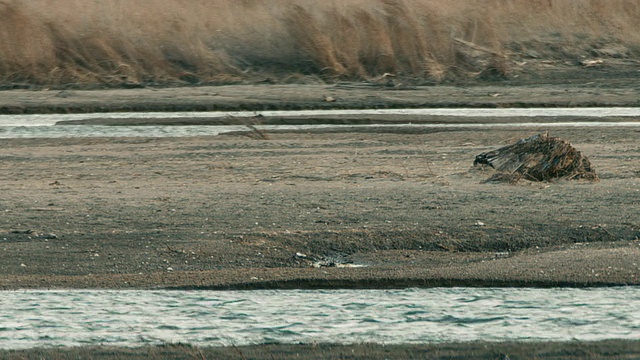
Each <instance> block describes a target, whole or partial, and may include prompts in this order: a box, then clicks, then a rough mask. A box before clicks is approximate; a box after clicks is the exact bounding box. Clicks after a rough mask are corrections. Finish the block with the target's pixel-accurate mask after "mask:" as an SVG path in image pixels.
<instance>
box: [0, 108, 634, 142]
mask: <svg viewBox="0 0 640 360" xmlns="http://www.w3.org/2000/svg"><path fill="white" fill-rule="evenodd" d="M257 114H260V115H263V116H278V117H291V116H336V115H385V114H386V115H399V116H402V115H413V116H415V115H425V116H426V115H436V116H458V117H462V118H464V117H469V116H473V117H514V116H517V117H539V116H547V117H559V118H562V117H565V116H572V117H576V116H584V117H585V118H591V119H593V118H598V117H605V116H615V117H640V108H529V109H382V110H307V111H262V112H247V111H243V112H145V113H91V114H37V115H0V138H36V137H38V138H42V137H45V138H60V137H125V136H126V137H188V136H201V135H218V134H220V133H224V132H229V131H238V130H247V128H246V127H243V126H201V125H191V126H98V125H65V126H53V125H55V124H56V123H57V122H59V121H65V120H82V119H96V118H113V119H123V118H131V119H150V118H164V119H167V118H173V119H179V118H219V117H225V116H234V117H248V116H254V115H257ZM339 126H340V127H342V128H344V127H367V126H371V125H301V126H283V125H277V126H275V125H274V126H256V127H257V128H262V129H265V130H272V129H314V128H327V127H332V128H335V127H339ZM375 126H394V127H397V126H399V125H375ZM400 126H413V127H422V128H424V127H430V128H456V127H458V128H459V127H465V128H467V127H482V128H484V127H512V126H521V127H522V126H536V127H557V126H583V127H584V126H627V127H640V122H638V121H627V122H594V121H589V122H575V121H573V122H553V123H517V124H514V123H502V124H478V123H473V124H463V123H457V124H420V125H411V124H405V125H400Z"/></svg>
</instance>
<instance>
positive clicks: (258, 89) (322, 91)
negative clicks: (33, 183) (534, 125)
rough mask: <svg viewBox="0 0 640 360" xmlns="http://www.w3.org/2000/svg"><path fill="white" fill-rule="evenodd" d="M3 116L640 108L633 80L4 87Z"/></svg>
mask: <svg viewBox="0 0 640 360" xmlns="http://www.w3.org/2000/svg"><path fill="white" fill-rule="evenodd" d="M0 94H2V97H0V114H56V113H60V114H67V113H69V114H70V113H89V112H98V113H100V112H163V111H171V112H174V111H265V110H311V109H317V110H322V109H398V108H530V107H638V106H640V100H639V98H638V96H637V95H638V90H637V89H636V88H635V87H634V84H633V83H628V82H627V81H625V80H624V79H623V80H619V79H615V80H611V82H610V83H609V84H607V86H606V87H602V86H600V85H598V84H594V83H592V82H591V83H590V82H587V81H585V82H584V83H569V84H565V85H559V84H554V85H545V84H532V85H527V84H517V85H508V84H504V85H500V84H496V85H471V86H449V85H438V86H418V87H410V88H406V89H397V88H385V87H378V86H344V85H342V86H341V85H340V84H335V85H330V84H329V85H266V84H264V85H221V86H201V87H179V88H141V89H107V90H48V89H44V90H5V91H0Z"/></svg>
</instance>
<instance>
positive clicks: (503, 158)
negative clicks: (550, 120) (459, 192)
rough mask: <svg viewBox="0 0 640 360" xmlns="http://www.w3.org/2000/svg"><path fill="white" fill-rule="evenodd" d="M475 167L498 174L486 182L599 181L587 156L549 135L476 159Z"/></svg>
mask: <svg viewBox="0 0 640 360" xmlns="http://www.w3.org/2000/svg"><path fill="white" fill-rule="evenodd" d="M473 164H474V165H479V164H484V165H489V166H490V167H492V168H494V169H496V171H497V173H496V174H494V175H493V176H491V177H490V178H489V179H487V180H486V182H510V183H516V182H518V181H519V180H520V179H525V180H531V181H552V180H555V179H567V180H573V179H585V180H589V181H599V179H598V175H597V174H596V172H595V170H594V169H593V167H592V166H591V162H589V159H587V157H585V156H583V155H582V154H581V153H580V151H578V150H576V149H575V148H574V147H573V146H572V145H571V144H570V143H569V142H567V141H565V140H562V139H560V138H557V137H550V136H549V133H547V132H545V133H542V134H538V135H534V136H532V137H529V138H526V139H521V140H519V141H518V142H517V143H515V144H513V145H508V146H505V147H502V148H500V149H497V150H493V151H489V152H486V153H482V154H480V155H478V156H476V160H475V161H474V163H473Z"/></svg>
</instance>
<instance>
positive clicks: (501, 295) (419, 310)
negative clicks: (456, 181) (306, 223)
mask: <svg viewBox="0 0 640 360" xmlns="http://www.w3.org/2000/svg"><path fill="white" fill-rule="evenodd" d="M0 304H1V305H0V348H3V349H21V348H32V347H42V346H45V347H49V346H63V345H64V346H81V345H101V344H102V345H117V346H141V345H145V344H149V343H152V344H157V343H165V342H182V343H189V344H192V345H199V346H223V345H244V344H260V343H267V342H280V343H297V342H304V343H312V342H333V343H356V342H377V343H383V344H394V343H435V342H451V341H473V340H484V341H505V340H518V341H542V340H558V341H559V340H602V339H639V338H640V312H639V311H638V309H640V287H619V288H594V289H519V288H432V289H404V290H330V291H329V290H268V291H267V290H265V291H221V292H213V291H102V290H101V291H87V290H72V291H3V292H0Z"/></svg>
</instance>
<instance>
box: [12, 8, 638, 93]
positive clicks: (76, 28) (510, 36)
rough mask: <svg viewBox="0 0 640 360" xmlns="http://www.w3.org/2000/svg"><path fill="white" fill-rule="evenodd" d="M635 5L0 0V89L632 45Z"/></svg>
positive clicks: (328, 77)
mask: <svg viewBox="0 0 640 360" xmlns="http://www.w3.org/2000/svg"><path fill="white" fill-rule="evenodd" d="M639 18H640V2H637V1H635V0H466V1H449V0H370V1H367V0H347V1H338V0H326V1H322V2H319V1H311V0H291V1H285V0H272V1H269V2H263V1H257V0H242V1H216V0H211V1H207V0H190V1H188V2H185V1H179V0H138V1H126V0H108V1H97V0H93V1H81V0H58V1H53V0H30V1H28V2H27V1H19V0H0V19H2V21H1V22H0V83H4V84H7V83H20V82H24V83H32V84H43V85H51V84H65V83H73V84H78V83H79V84H103V85H105V84H106V85H110V84H111V85H121V84H139V83H161V84H175V83H230V82H239V81H256V79H261V80H264V79H265V78H268V79H270V80H271V81H278V82H281V81H287V79H291V80H295V81H299V79H300V77H301V75H302V77H304V76H307V77H315V78H319V79H321V80H322V81H335V80H372V79H376V78H379V77H380V76H381V75H384V74H385V73H390V74H393V75H395V76H396V77H399V78H405V79H411V80H413V81H414V82H418V83H425V82H431V83H437V82H440V81H443V80H445V79H447V78H452V77H460V76H463V77H464V76H474V75H477V74H480V73H483V72H485V73H486V72H487V70H489V71H493V72H494V73H496V74H497V75H504V74H506V73H507V72H508V71H509V65H510V58H513V57H514V54H516V55H517V54H521V53H527V52H529V53H535V54H539V55H541V56H545V57H552V58H567V57H576V56H580V55H584V54H589V53H588V52H589V51H591V50H593V49H594V48H598V47H606V46H614V45H616V46H623V47H624V49H626V51H627V52H628V54H630V55H633V54H638V52H640V50H639V49H640V22H638V21H637V19H639Z"/></svg>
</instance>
